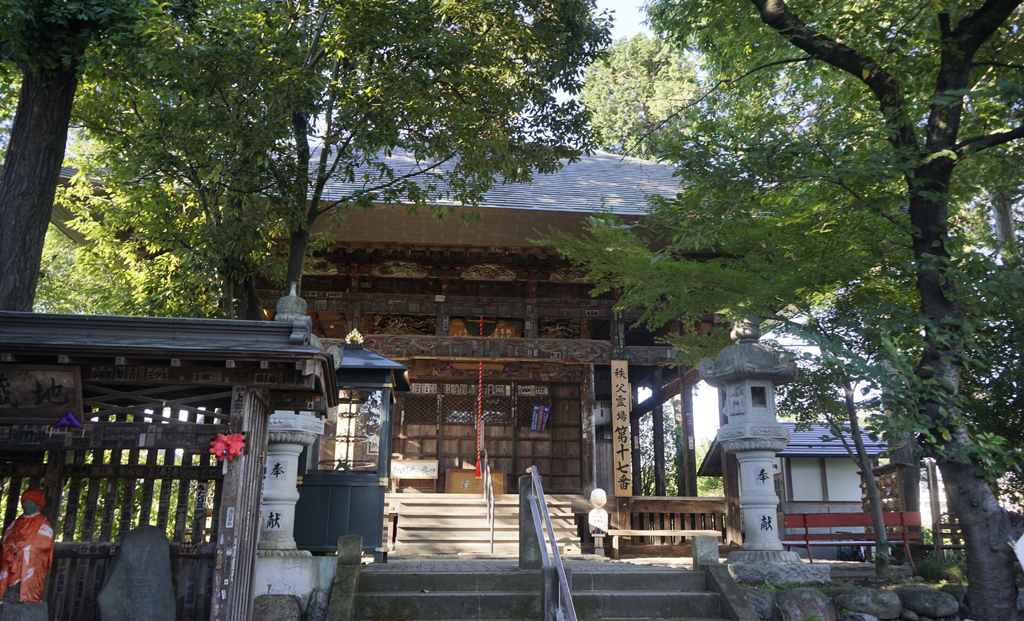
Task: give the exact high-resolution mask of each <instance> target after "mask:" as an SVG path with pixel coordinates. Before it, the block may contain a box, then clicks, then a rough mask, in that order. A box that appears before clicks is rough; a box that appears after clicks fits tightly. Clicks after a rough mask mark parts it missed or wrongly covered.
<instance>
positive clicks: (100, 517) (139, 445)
mask: <svg viewBox="0 0 1024 621" xmlns="http://www.w3.org/2000/svg"><path fill="white" fill-rule="evenodd" d="M310 337H311V325H310V323H309V321H308V319H307V318H303V320H300V321H297V322H295V323H284V322H282V323H270V322H243V321H215V320H203V319H156V318H128V317H96V316H70V315H36V314H32V313H9V312H0V391H2V392H0V486H2V488H0V489H2V492H0V511H2V514H3V518H4V528H5V529H6V528H7V526H8V525H9V524H10V523H11V522H12V521H13V520H14V519H15V518H16V517H17V515H18V513H19V507H18V499H19V496H20V494H21V493H22V491H23V490H24V489H26V488H27V487H29V486H36V487H41V488H42V489H43V490H44V492H45V494H46V499H47V503H46V507H45V509H44V513H45V515H46V517H47V519H49V520H50V522H51V524H52V525H53V527H54V531H55V548H54V565H53V568H52V569H51V570H50V574H49V576H48V579H47V586H46V590H45V598H46V601H47V603H48V605H49V610H50V619H52V620H55V621H56V620H70V621H77V620H79V619H94V618H98V610H97V604H96V601H97V596H98V594H99V592H100V589H101V587H102V585H103V580H104V573H105V570H106V568H107V566H108V562H109V559H110V558H111V556H112V554H113V552H114V548H115V546H117V545H118V541H119V537H120V535H121V534H123V533H125V532H127V531H128V530H131V529H132V528H135V527H137V526H139V525H140V524H152V525H155V526H156V527H158V528H160V529H161V530H163V531H164V532H166V533H167V536H168V538H169V540H170V541H171V545H170V552H171V570H172V576H171V580H172V585H173V588H174V591H175V595H176V601H177V610H176V619H180V620H183V621H193V620H203V621H205V620H207V619H215V620H218V621H220V620H225V621H226V620H239V621H242V620H246V619H249V618H250V616H251V608H252V584H251V581H252V576H253V570H254V566H255V561H256V550H257V546H258V543H259V534H260V520H261V514H260V498H261V494H262V487H263V475H264V472H263V470H264V463H263V462H264V458H265V452H266V446H267V423H268V417H269V415H270V414H271V412H272V411H273V410H274V409H286V410H292V409H302V410H314V411H315V410H319V409H323V408H326V407H328V406H331V405H334V404H336V403H337V395H338V391H337V388H336V384H335V377H334V360H333V358H332V357H331V356H330V355H329V354H327V353H326V352H324V351H323V350H322V349H320V348H319V347H315V346H312V345H311V344H310ZM67 412H71V413H72V414H73V415H74V417H75V418H76V419H77V420H78V421H80V422H81V424H82V428H81V429H78V428H75V427H73V426H72V427H54V423H56V422H58V421H59V420H60V419H61V418H62V417H63V416H64V415H65V414H66V413H67ZM218 433H223V434H232V433H243V434H245V448H244V450H243V452H242V454H241V456H239V457H237V458H235V459H234V460H232V461H230V462H228V463H226V465H225V464H223V463H221V462H218V461H217V460H216V459H215V458H214V456H213V455H211V454H210V452H209V450H210V441H211V440H213V439H214V438H215V437H216V435H217V434H218ZM154 579H155V577H153V576H146V575H142V576H139V577H138V579H137V586H138V587H139V596H140V597H143V598H144V597H146V596H147V595H146V590H147V588H148V587H149V582H150V581H151V580H154Z"/></svg>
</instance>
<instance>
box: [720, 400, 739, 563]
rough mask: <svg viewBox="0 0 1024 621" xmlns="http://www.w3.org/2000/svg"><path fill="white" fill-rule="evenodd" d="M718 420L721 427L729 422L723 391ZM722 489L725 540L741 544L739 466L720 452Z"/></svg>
mask: <svg viewBox="0 0 1024 621" xmlns="http://www.w3.org/2000/svg"><path fill="white" fill-rule="evenodd" d="M718 420H719V423H720V424H721V425H725V424H727V423H728V422H729V419H728V418H727V417H726V415H725V389H723V388H719V389H718ZM722 487H723V488H724V493H725V504H726V510H725V538H726V540H727V541H728V542H729V543H733V544H741V543H743V533H742V528H741V525H742V520H741V519H740V465H739V462H738V461H736V456H735V455H730V454H729V453H727V452H725V450H724V449H723V450H722Z"/></svg>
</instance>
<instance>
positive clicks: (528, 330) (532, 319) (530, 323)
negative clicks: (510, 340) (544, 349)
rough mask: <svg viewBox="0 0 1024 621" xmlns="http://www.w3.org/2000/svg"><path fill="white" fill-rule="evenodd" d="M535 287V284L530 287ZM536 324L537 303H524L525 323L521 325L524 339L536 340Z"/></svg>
mask: <svg viewBox="0 0 1024 621" xmlns="http://www.w3.org/2000/svg"><path fill="white" fill-rule="evenodd" d="M535 285H536V283H531V285H530V286H531V288H532V287H534V286H535ZM537 323H538V318H537V301H536V300H527V302H526V321H525V322H524V324H523V331H524V334H523V336H524V337H525V338H528V339H535V338H537V328H538V326H537Z"/></svg>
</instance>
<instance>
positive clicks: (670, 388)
mask: <svg viewBox="0 0 1024 621" xmlns="http://www.w3.org/2000/svg"><path fill="white" fill-rule="evenodd" d="M682 385H683V382H682V378H678V377H677V378H676V379H674V380H672V381H671V382H669V383H668V384H667V385H666V386H665V387H664V388H662V389H661V390H659V391H658V392H657V393H655V394H653V395H651V396H650V397H649V398H647V400H645V401H644V402H643V403H641V404H639V405H637V406H636V407H635V408H633V412H632V413H631V415H630V416H635V417H636V418H640V417H641V416H643V415H644V414H648V413H650V412H652V411H654V408H656V407H661V405H662V404H663V403H665V402H666V401H669V400H670V399H672V397H674V396H676V395H678V394H679V391H680V388H681V387H682Z"/></svg>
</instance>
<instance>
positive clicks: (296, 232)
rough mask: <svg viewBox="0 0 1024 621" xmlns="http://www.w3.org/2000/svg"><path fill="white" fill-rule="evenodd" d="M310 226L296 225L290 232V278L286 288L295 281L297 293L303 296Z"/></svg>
mask: <svg viewBox="0 0 1024 621" xmlns="http://www.w3.org/2000/svg"><path fill="white" fill-rule="evenodd" d="M309 230H310V229H309V227H308V226H306V227H295V228H293V229H292V230H291V232H290V233H289V248H288V280H287V282H286V283H285V290H286V291H287V290H288V289H289V288H291V285H292V283H295V295H297V296H299V297H302V267H303V265H305V263H306V247H307V246H308V245H309V235H310V233H309Z"/></svg>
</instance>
